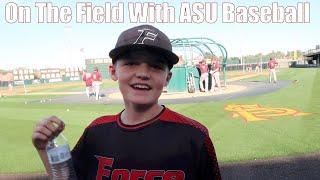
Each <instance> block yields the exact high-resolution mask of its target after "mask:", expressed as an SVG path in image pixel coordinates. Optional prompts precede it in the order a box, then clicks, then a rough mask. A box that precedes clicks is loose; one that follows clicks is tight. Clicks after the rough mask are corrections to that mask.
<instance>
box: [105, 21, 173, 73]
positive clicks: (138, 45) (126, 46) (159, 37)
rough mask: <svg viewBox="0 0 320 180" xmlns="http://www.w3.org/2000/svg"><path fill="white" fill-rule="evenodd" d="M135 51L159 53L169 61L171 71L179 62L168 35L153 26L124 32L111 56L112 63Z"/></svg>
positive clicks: (138, 27)
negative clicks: (146, 50) (142, 50)
mask: <svg viewBox="0 0 320 180" xmlns="http://www.w3.org/2000/svg"><path fill="white" fill-rule="evenodd" d="M135 49H148V50H151V51H154V52H157V53H159V54H160V55H161V56H163V57H164V58H165V59H166V60H167V62H168V67H169V69H171V68H172V67H173V65H174V64H176V63H177V62H178V61H179V57H178V56H177V55H176V54H174V53H173V52H172V45H171V43H170V40H169V38H168V37H167V35H165V34H164V33H163V32H161V31H160V30H159V29H157V28H155V27H153V26H151V25H140V26H136V27H133V28H130V29H128V30H125V31H123V32H122V33H121V34H120V36H119V38H118V41H117V44H116V46H115V48H114V49H112V50H111V51H110V52H109V56H110V58H111V59H112V63H115V61H116V60H117V59H118V58H119V56H121V55H123V54H124V53H127V52H129V51H132V50H135Z"/></svg>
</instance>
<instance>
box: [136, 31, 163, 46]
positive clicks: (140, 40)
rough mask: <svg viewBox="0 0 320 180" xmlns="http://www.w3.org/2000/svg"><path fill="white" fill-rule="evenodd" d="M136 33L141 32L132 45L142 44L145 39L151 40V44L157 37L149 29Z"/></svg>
mask: <svg viewBox="0 0 320 180" xmlns="http://www.w3.org/2000/svg"><path fill="white" fill-rule="evenodd" d="M138 32H141V33H140V36H139V37H138V38H137V40H136V41H135V42H134V43H133V44H144V40H146V39H148V40H151V41H152V42H153V41H154V40H155V39H156V38H157V36H158V34H157V33H154V32H153V31H152V30H150V29H140V30H138Z"/></svg>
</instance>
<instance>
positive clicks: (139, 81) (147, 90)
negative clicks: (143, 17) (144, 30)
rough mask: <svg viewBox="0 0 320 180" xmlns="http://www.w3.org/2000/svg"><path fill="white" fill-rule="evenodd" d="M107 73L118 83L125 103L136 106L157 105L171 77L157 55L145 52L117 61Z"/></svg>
mask: <svg viewBox="0 0 320 180" xmlns="http://www.w3.org/2000/svg"><path fill="white" fill-rule="evenodd" d="M109 71H110V75H111V78H112V79H113V80H115V81H118V83H119V88H120V91H121V94H122V96H123V99H124V101H125V103H126V104H128V103H129V104H136V105H143V104H145V105H153V104H157V103H158V99H159V97H160V95H161V93H162V90H163V87H164V86H166V85H167V84H168V82H169V80H170V78H171V75H172V74H171V72H170V71H169V70H168V66H167V64H166V63H165V61H163V60H161V59H159V55H158V54H156V53H152V52H148V51H146V50H138V51H135V52H131V53H129V54H128V55H127V56H126V57H124V58H120V59H118V60H117V61H116V63H115V64H114V65H113V66H110V68H109Z"/></svg>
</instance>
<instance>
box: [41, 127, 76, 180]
mask: <svg viewBox="0 0 320 180" xmlns="http://www.w3.org/2000/svg"><path fill="white" fill-rule="evenodd" d="M46 151H47V155H48V160H49V163H50V166H51V172H52V178H53V180H76V179H77V176H76V173H75V171H74V168H73V163H72V158H71V153H70V148H69V144H68V141H67V139H66V138H65V137H64V136H63V135H62V133H60V135H58V136H57V137H55V138H54V139H53V140H51V141H49V143H48V145H47V147H46Z"/></svg>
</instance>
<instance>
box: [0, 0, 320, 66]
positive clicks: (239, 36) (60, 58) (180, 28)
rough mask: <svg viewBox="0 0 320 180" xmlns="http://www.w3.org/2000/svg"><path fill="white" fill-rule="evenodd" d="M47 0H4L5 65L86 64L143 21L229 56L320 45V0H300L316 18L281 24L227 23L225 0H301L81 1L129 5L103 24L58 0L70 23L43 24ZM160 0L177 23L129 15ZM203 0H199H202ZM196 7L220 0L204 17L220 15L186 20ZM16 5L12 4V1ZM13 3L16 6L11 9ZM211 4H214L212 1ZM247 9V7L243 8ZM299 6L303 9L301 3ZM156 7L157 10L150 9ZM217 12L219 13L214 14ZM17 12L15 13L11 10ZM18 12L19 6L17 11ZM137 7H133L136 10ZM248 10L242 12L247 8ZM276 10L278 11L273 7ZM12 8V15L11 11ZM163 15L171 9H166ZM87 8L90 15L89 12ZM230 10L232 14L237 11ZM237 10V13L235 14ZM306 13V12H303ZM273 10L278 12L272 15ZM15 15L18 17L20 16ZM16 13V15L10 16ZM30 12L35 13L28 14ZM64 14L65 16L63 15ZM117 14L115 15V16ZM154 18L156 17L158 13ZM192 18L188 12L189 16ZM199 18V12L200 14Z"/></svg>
mask: <svg viewBox="0 0 320 180" xmlns="http://www.w3.org/2000/svg"><path fill="white" fill-rule="evenodd" d="M43 2H46V1H41V0H16V1H14V0H11V1H10V0H1V1H0V40H1V43H0V69H5V70H10V69H13V68H18V67H26V68H38V69H39V68H50V67H61V68H62V67H71V66H79V67H84V65H85V64H84V59H87V58H107V57H108V53H109V51H110V50H111V49H112V48H113V47H114V46H115V43H116V41H117V38H118V36H119V34H120V33H121V32H122V31H123V30H125V29H127V28H130V27H133V26H137V25H140V24H151V25H154V26H155V27H157V28H159V29H160V30H162V31H163V32H164V33H166V34H167V35H168V37H169V38H172V39H174V38H193V37H205V38H210V39H212V40H214V41H215V42H217V43H219V44H221V45H223V46H224V47H225V48H226V50H227V53H228V57H233V56H238V57H239V56H245V55H250V54H252V55H254V54H257V53H262V54H267V53H270V52H271V51H283V52H287V51H294V50H302V51H306V50H309V49H314V48H315V46H316V45H318V44H320V36H319V32H320V25H319V24H320V13H319V9H320V1H317V0H310V1H300V2H301V3H303V2H309V5H310V11H309V12H310V14H308V17H309V18H310V20H309V22H304V23H298V22H296V23H295V22H293V23H286V22H281V23H276V22H268V23H263V22H261V21H259V22H257V23H254V22H244V23H241V22H235V21H234V22H229V23H227V22H225V20H224V17H226V16H223V14H228V12H230V11H228V10H227V9H223V8H222V5H223V4H228V5H231V4H233V5H234V8H237V9H238V8H239V9H238V10H239V11H240V10H241V8H242V7H245V9H247V10H248V9H249V8H251V7H257V9H258V10H261V8H262V7H270V8H272V7H273V6H272V4H273V3H277V5H278V6H281V7H284V8H287V10H288V9H289V8H288V7H291V6H292V7H295V8H297V6H298V5H297V3H298V2H299V1H295V0H287V1H282V0H279V1H275V0H274V1H270V0H264V1H263V0H261V1H256V0H249V1H248V0H237V1H231V0H229V1H222V0H219V1H212V0H211V1H210V0H207V1H152V0H148V1H144V0H140V1H134V0H132V1H110V0H109V1H107V0H82V1H80V2H87V3H91V4H92V5H93V6H102V7H105V4H106V3H111V5H112V6H117V5H118V2H120V3H122V4H123V5H124V8H123V9H124V13H123V14H122V17H123V21H121V22H119V23H114V22H103V23H80V22H77V21H76V19H77V17H81V15H78V14H77V11H76V4H77V1H71V0H70V1H66V0H65V1H61V0H55V1H53V2H52V5H53V6H56V7H58V8H59V9H63V7H69V8H70V9H71V13H70V14H71V15H70V16H71V18H70V21H69V22H58V23H48V22H47V23H39V22H38V20H39V18H40V17H42V16H41V15H39V8H36V6H35V3H43ZM137 2H140V3H147V2H149V3H154V4H158V5H162V7H163V5H164V4H166V5H168V6H170V7H173V8H174V22H160V20H159V21H158V22H155V23H148V22H147V23H144V22H140V23H136V22H131V21H132V18H130V16H129V10H128V7H129V4H134V3H137ZM196 2H198V4H197V3H196ZM182 3H185V4H184V5H185V6H187V5H189V6H188V7H190V11H184V12H185V14H184V15H187V14H186V12H189V13H190V14H191V15H194V16H195V14H194V13H195V12H196V11H197V9H192V7H196V5H199V3H200V4H202V5H206V3H207V4H208V3H209V4H210V3H215V4H216V5H217V9H215V8H213V9H209V8H208V9H207V10H205V8H204V9H201V12H203V14H202V15H203V16H204V17H207V18H208V17H209V16H207V14H206V13H208V14H210V13H211V14H215V15H217V17H216V18H215V21H214V22H212V23H208V22H206V21H203V22H202V21H200V22H198V21H197V20H196V19H197V18H195V19H192V20H191V22H188V23H186V22H180V16H181V14H182V13H180V9H181V7H185V6H184V5H182ZM9 5H10V6H9ZM13 5H16V6H19V7H30V22H28V23H22V22H18V20H17V19H14V18H15V17H17V16H18V15H20V16H21V14H23V13H18V14H17V13H15V12H16V11H15V9H16V8H15V7H14V6H13ZM9 7H11V8H9ZM207 7H208V6H207ZM242 9H243V8H242ZM297 9H298V8H297ZM149 10H151V9H149ZM213 11H214V13H212V12H213ZM8 12H10V13H11V16H9V15H10V13H8ZM17 12H18V11H17ZM132 12H133V11H132ZM241 12H242V11H241ZM273 12H276V11H273ZM7 13H8V14H7ZM162 13H163V14H164V13H165V12H162ZM88 14H89V12H88V11H87V12H85V13H84V15H88ZM231 14H232V13H230V14H229V15H231ZM233 14H236V13H233ZM302 14H303V12H302ZM272 15H273V14H272ZM14 16H15V17H14ZM10 17H11V19H10ZM27 17H29V16H27ZM59 17H61V19H63V17H65V16H62V15H61V16H59ZM113 17H115V16H113ZM148 17H153V18H155V15H154V14H150V15H148ZM183 17H185V18H187V17H188V16H183ZM195 17H196V16H195Z"/></svg>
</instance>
